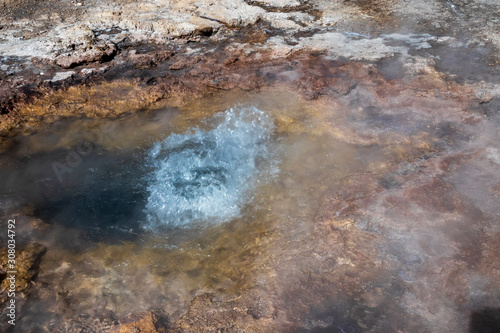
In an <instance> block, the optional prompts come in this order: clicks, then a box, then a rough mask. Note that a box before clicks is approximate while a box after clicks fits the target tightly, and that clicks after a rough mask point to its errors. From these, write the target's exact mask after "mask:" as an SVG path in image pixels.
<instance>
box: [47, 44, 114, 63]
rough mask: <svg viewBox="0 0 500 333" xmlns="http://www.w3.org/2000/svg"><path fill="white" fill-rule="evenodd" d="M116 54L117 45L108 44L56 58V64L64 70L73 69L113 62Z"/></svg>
mask: <svg viewBox="0 0 500 333" xmlns="http://www.w3.org/2000/svg"><path fill="white" fill-rule="evenodd" d="M116 52H117V48H116V45H115V44H113V43H106V44H101V45H96V46H91V47H90V48H88V49H85V50H83V51H76V52H74V53H69V54H62V55H59V56H58V57H57V58H56V60H55V63H56V65H58V66H61V67H63V68H73V67H76V66H78V65H82V64H89V63H92V62H103V61H106V60H111V59H112V58H113V57H114V56H115V54H116Z"/></svg>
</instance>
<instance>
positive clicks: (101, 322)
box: [0, 0, 500, 332]
mask: <svg viewBox="0 0 500 333" xmlns="http://www.w3.org/2000/svg"><path fill="white" fill-rule="evenodd" d="M0 8H2V10H1V11H0V22H1V24H0V110H1V114H2V115H1V122H0V136H1V144H2V145H1V149H2V151H8V150H9V149H10V147H11V145H12V144H13V143H14V142H16V141H17V140H19V137H24V136H28V135H33V134H35V133H36V132H37V131H39V130H41V129H44V128H48V127H49V126H50V125H51V124H53V123H54V122H56V121H57V120H60V119H64V118H68V117H84V116H85V117H88V118H95V119H102V118H109V119H115V118H117V117H119V116H122V115H126V114H131V113H134V112H138V111H144V110H149V109H154V108H155V107H156V103H157V102H158V101H160V100H168V101H169V103H170V104H171V105H174V106H176V107H179V108H182V107H185V106H186V105H190V103H193V101H194V100H197V99H203V98H205V97H206V96H207V95H213V94H219V93H221V92H224V91H241V92H242V93H246V94H251V93H254V92H262V91H266V90H273V89H275V90H276V89H277V90H279V89H283V90H286V91H292V92H294V94H295V95H296V96H297V98H298V99H299V100H300V101H301V103H305V104H307V105H309V108H310V114H312V115H314V117H316V118H317V119H318V121H319V122H318V123H319V124H320V125H319V128H320V131H322V133H326V134H328V135H330V136H331V137H333V138H335V139H336V140H339V141H341V142H344V143H346V144H352V145H356V146H359V147H372V146H377V145H378V146H381V147H384V148H383V149H385V150H387V156H390V158H388V159H387V160H385V161H383V162H378V164H372V165H371V166H370V168H367V170H364V171H363V172H361V171H360V172H355V173H353V174H351V175H349V176H346V177H345V178H343V179H342V186H340V187H338V188H335V189H331V190H328V191H326V192H325V194H324V195H323V196H322V199H321V205H320V207H318V209H317V210H316V211H315V212H314V214H313V216H312V217H311V223H309V224H305V225H303V226H302V227H301V228H298V229H297V230H292V231H291V230H290V228H289V227H290V225H287V224H284V225H280V224H276V225H273V226H272V228H271V230H269V231H268V236H262V240H259V242H262V243H265V246H264V245H262V244H260V243H259V246H256V245H255V247H252V246H250V249H252V251H255V252H257V251H261V247H262V246H264V247H265V249H266V250H265V251H266V252H267V253H269V255H268V256H265V258H264V259H261V261H259V262H258V265H259V266H260V267H265V274H264V273H263V272H262V273H261V275H259V271H256V272H253V273H252V274H254V276H253V279H254V280H255V281H264V282H261V283H260V284H255V285H252V286H251V287H246V288H243V289H242V292H241V293H240V294H239V295H238V296H237V297H235V296H234V295H233V296H228V295H226V294H224V293H218V292H217V291H214V290H206V291H205V292H198V293H197V294H196V295H192V298H191V299H190V300H189V301H188V302H187V305H186V306H185V308H183V310H182V311H180V312H178V313H170V312H169V311H168V306H165V307H164V308H157V307H155V308H150V309H146V310H147V311H144V309H140V310H138V311H131V313H130V314H129V315H127V316H123V317H122V318H117V316H116V315H115V314H114V313H113V311H112V310H110V309H106V306H102V309H101V308H99V311H95V313H90V312H88V313H79V314H75V313H72V312H71V311H68V312H67V316H66V317H65V320H64V321H63V322H52V323H49V324H46V326H44V327H39V328H32V331H33V332H38V331H42V332H45V331H50V332H308V331H313V332H466V331H468V330H470V332H485V327H490V328H497V329H498V327H499V326H498V325H499V319H498V316H499V314H498V311H499V310H498V309H499V308H500V285H499V281H500V261H499V259H498V253H500V242H499V239H500V237H499V236H500V226H499V224H498V223H499V221H500V210H499V208H498V207H500V205H499V203H500V172H499V171H500V150H499V149H500V148H499V147H498V142H500V132H499V131H498V128H499V125H500V115H499V109H500V85H499V79H498V78H499V76H498V74H499V73H498V70H499V61H500V19H499V17H500V6H498V4H497V1H496V0H475V1H474V0H450V1H444V0H432V1H424V0H415V1H404V0H374V1H365V0H352V1H340V0H338V1H322V0H314V1H301V0H269V1H260V0H255V1H243V0H237V1H226V0H200V1H192V0H185V1H182V0H181V1H167V0H156V1H154V0H151V1H147V2H143V1H141V2H139V1H133V0H123V1H85V0H82V1H69V0H63V1H55V0H49V1H30V2H26V1H9V0H0ZM279 122H280V125H279V126H278V128H279V129H280V130H282V131H283V132H293V131H307V130H306V129H303V128H301V127H300V119H293V117H291V116H289V117H288V118H287V115H284V116H283V119H280V120H279ZM404 145H408V146H410V147H412V150H411V153H408V151H407V150H404V149H403V148H401V147H402V146H404ZM9 205H10V204H9V202H7V201H6V200H4V201H3V202H2V212H3V216H7V215H9V214H18V216H19V217H18V218H19V219H24V220H25V221H26V223H25V224H24V225H25V228H27V229H26V230H25V235H28V236H30V235H37V234H44V233H48V232H50V231H48V230H50V228H51V226H49V225H46V224H45V223H43V222H42V221H39V220H37V219H35V218H33V217H30V214H29V212H28V213H27V212H17V211H16V212H13V211H11V210H9V207H10V206H9ZM6 220H7V219H5V218H3V219H2V221H1V223H6ZM1 225H2V226H4V224H1ZM269 235H273V236H269ZM275 235H276V236H275ZM277 235H279V236H277ZM266 237H267V240H266ZM33 238H36V237H35V236H33ZM259 239H260V238H259ZM271 240H272V241H271ZM39 242H40V243H41V244H34V243H32V242H31V241H30V237H26V239H24V240H23V242H22V243H21V245H22V251H24V252H21V254H20V256H21V257H22V259H20V260H21V261H22V262H23V271H22V282H23V283H22V286H20V287H19V288H20V290H19V292H21V293H22V297H23V298H22V299H23V301H22V302H21V303H22V304H24V302H28V301H29V299H30V297H34V298H38V299H43V298H44V297H49V296H48V295H49V294H50V293H55V294H57V295H58V296H57V302H59V303H58V304H59V305H58V306H59V307H60V308H59V311H61V312H64V310H61V309H62V308H64V307H65V305H64V304H66V303H67V304H69V303H71V301H72V300H74V299H72V298H71V297H72V295H71V292H69V291H67V290H63V289H62V288H61V289H58V286H57V285H51V283H50V279H49V278H44V277H43V274H46V275H45V276H51V275H50V274H55V273H54V272H57V274H60V275H57V274H56V275H53V276H65V275H64V274H66V275H67V276H71V274H72V273H71V269H70V268H69V267H63V266H61V267H62V268H61V267H58V268H57V269H54V271H51V272H45V273H43V272H42V277H41V278H39V276H38V275H39V273H38V272H39V270H40V268H39V267H40V262H42V263H43V260H44V258H45V256H47V255H50V242H48V241H47V238H43V237H42V238H41V240H40V241H39ZM44 242H45V243H44ZM4 248H5V247H4ZM47 248H48V250H47ZM46 252H47V254H45V253H46ZM96 257H98V256H96ZM2 258H3V257H2ZM2 260H3V259H2ZM4 266H5V263H3V262H2V267H3V269H4V268H5V267H4ZM4 271H5V269H4ZM269 272H271V273H269ZM63 273H64V274H63ZM264 276H265V277H264ZM0 277H1V278H2V279H3V283H4V284H5V281H6V280H5V274H3V275H0ZM4 284H3V285H2V286H3V288H4V289H5V286H4ZM21 289H22V290H21ZM64 293H67V294H64ZM30 295H32V296H30ZM1 297H2V300H5V299H6V296H5V290H4V292H3V294H2V295H1ZM75 297H76V296H75ZM68 307H69V305H68ZM96 308H97V307H96ZM4 311H5V309H4ZM20 311H21V312H22V309H21V310H20ZM132 312H136V313H132ZM1 325H5V323H4V322H2V323H1ZM488 325H489V326H488ZM495 325H496V326H495ZM2 327H3V328H4V329H7V326H2Z"/></svg>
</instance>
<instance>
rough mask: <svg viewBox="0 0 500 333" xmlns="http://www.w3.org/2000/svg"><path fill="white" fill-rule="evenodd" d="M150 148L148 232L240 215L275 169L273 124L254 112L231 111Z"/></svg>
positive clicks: (258, 112)
mask: <svg viewBox="0 0 500 333" xmlns="http://www.w3.org/2000/svg"><path fill="white" fill-rule="evenodd" d="M207 124H208V126H209V127H211V128H212V129H210V130H201V129H199V128H196V129H194V130H192V131H189V132H187V133H185V134H172V135H170V136H169V137H167V138H166V139H165V140H163V141H162V142H158V143H156V144H155V145H154V147H153V148H152V150H151V152H150V154H149V159H150V161H151V162H152V163H153V168H154V171H153V175H152V177H151V179H150V183H149V186H148V192H149V198H148V202H147V204H146V208H145V210H146V214H147V223H146V224H147V225H146V228H148V229H154V228H157V227H159V226H177V227H178V226H181V227H184V226H189V225H191V224H193V223H199V222H201V223H220V222H224V221H228V220H229V219H231V218H233V217H236V216H238V215H239V214H240V210H241V208H242V206H243V204H244V203H245V202H246V201H248V199H249V198H250V196H251V190H252V189H253V188H254V187H255V186H256V184H257V183H258V181H259V180H258V179H259V178H260V179H262V176H263V173H267V174H270V173H269V172H270V170H272V169H273V168H272V167H271V165H272V159H271V158H270V150H269V141H270V135H271V132H272V129H273V127H274V125H273V123H272V121H271V120H270V119H269V118H268V117H267V116H266V115H265V113H264V112H263V111H261V110H259V109H257V108H255V107H244V108H236V109H229V110H227V111H225V112H223V113H220V114H217V115H215V116H214V117H212V118H211V119H209V120H208V122H207Z"/></svg>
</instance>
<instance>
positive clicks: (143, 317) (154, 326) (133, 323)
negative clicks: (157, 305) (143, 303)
mask: <svg viewBox="0 0 500 333" xmlns="http://www.w3.org/2000/svg"><path fill="white" fill-rule="evenodd" d="M167 328H168V321H167V320H166V318H164V317H163V316H161V315H158V314H156V313H154V312H151V311H150V312H141V313H136V314H132V315H129V316H127V317H124V318H122V319H120V320H119V321H118V325H115V326H113V327H112V328H111V332H113V333H165V332H167Z"/></svg>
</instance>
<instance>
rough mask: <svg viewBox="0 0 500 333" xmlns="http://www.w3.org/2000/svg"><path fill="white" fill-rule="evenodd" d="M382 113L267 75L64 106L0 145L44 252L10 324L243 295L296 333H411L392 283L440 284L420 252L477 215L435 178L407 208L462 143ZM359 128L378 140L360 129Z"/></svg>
mask: <svg viewBox="0 0 500 333" xmlns="http://www.w3.org/2000/svg"><path fill="white" fill-rule="evenodd" d="M346 108H356V110H358V111H356V112H350V113H349V114H346V113H345V110H346ZM384 112H385V110H382V109H380V108H378V107H368V108H357V106H356V105H354V106H353V105H352V103H351V104H345V105H344V106H343V107H341V106H340V105H332V104H330V101H326V102H325V101H322V100H320V101H306V100H303V99H301V98H299V97H297V96H296V95H295V94H294V93H293V92H291V91H289V90H287V89H284V88H282V87H281V88H280V87H278V88H273V89H270V90H269V91H262V92H259V93H248V92H242V91H230V92H217V93H213V94H211V95H208V96H206V97H205V98H203V99H200V100H196V101H194V102H192V103H190V104H187V105H184V106H182V107H177V106H175V107H174V106H172V105H169V104H168V102H167V101H160V102H158V103H157V105H155V107H154V108H152V109H151V110H146V111H143V112H140V113H135V114H131V115H124V116H121V117H118V118H116V119H107V120H93V119H86V118H74V119H66V120H62V121H59V122H56V123H54V124H52V125H50V127H49V128H47V129H45V130H40V131H38V132H37V133H35V134H33V135H31V136H26V137H21V138H19V139H18V141H17V142H16V144H15V146H14V147H13V148H12V149H11V150H9V151H8V152H6V153H5V154H4V155H3V157H2V165H1V168H0V173H1V174H2V191H3V192H2V195H3V196H4V197H8V198H10V199H11V201H12V205H13V206H15V207H17V208H18V209H23V210H24V211H26V214H28V215H31V216H34V217H35V218H37V219H39V220H41V221H43V223H42V222H40V223H42V224H41V227H39V228H38V231H37V232H36V233H32V234H30V235H29V236H30V237H33V239H34V240H36V241H37V242H40V243H42V244H44V245H45V246H47V248H48V251H47V253H46V254H45V256H44V259H43V261H42V263H41V266H40V272H39V276H38V278H37V285H36V286H35V288H34V290H33V292H32V294H31V296H30V297H29V298H28V300H27V301H26V305H25V307H24V308H23V314H22V317H21V318H20V320H19V327H21V328H22V329H25V330H29V329H35V328H38V329H43V330H47V331H50V330H51V329H52V327H53V326H51V325H55V324H56V323H58V322H60V321H61V320H62V319H64V320H69V319H71V318H73V319H74V318H80V317H79V316H82V314H86V315H89V316H101V317H102V316H105V315H106V314H109V313H113V316H111V317H112V318H120V317H123V316H126V315H128V314H130V313H135V312H140V311H148V310H150V309H160V308H161V309H162V311H164V312H165V313H167V314H168V318H169V320H171V321H175V320H178V319H179V318H181V317H182V315H183V314H184V313H185V312H186V311H187V310H188V308H189V306H190V302H191V301H192V300H193V298H194V297H197V296H199V295H204V294H206V293H212V294H215V295H218V296H217V297H220V298H221V299H226V300H230V301H235V300H238V299H240V298H242V297H243V299H244V297H246V296H245V295H247V294H250V295H254V296H252V297H255V299H258V300H259V303H258V304H260V305H259V307H258V311H257V310H252V309H253V308H252V307H250V308H248V309H243V310H242V311H243V312H245V313H247V312H248V313H252V316H253V317H255V318H257V319H258V320H261V319H262V318H263V319H262V320H267V319H270V318H276V317H278V318H279V316H281V315H282V314H280V313H288V316H294V317H296V318H298V320H301V321H302V322H305V323H307V325H306V326H302V328H299V329H296V330H295V331H297V332H298V331H301V330H303V331H311V330H312V331H317V332H330V331H331V330H334V331H339V332H340V331H343V332H362V331H366V330H367V326H366V325H372V326H371V329H374V330H377V329H382V328H383V327H384V326H383V325H384V324H381V323H380V322H379V321H378V320H379V319H377V318H388V319H387V321H388V322H390V323H391V324H390V325H393V326H394V325H398V326H399V327H403V328H407V329H409V330H423V331H425V327H427V325H429V324H426V323H425V322H422V319H421V317H419V316H417V315H416V314H415V312H412V311H408V307H410V306H415V304H420V303H418V302H421V299H420V298H419V297H424V298H425V297H428V296H422V295H418V293H419V292H423V291H422V290H421V289H418V290H419V291H417V292H415V293H417V296H414V294H413V292H409V290H410V287H409V285H413V286H427V287H425V288H428V289H429V290H432V288H433V286H434V285H435V284H437V285H439V284H440V283H442V282H441V281H440V280H439V279H438V278H436V280H433V279H434V276H435V275H434V273H432V272H434V271H433V269H435V270H437V269H438V268H439V267H440V269H445V270H446V269H452V270H453V269H454V268H449V267H447V266H446V264H442V263H439V264H436V267H438V268H433V267H434V266H433V265H434V264H433V263H436V262H440V261H444V260H448V258H454V257H455V256H457V255H458V254H457V253H459V252H460V251H458V250H457V246H458V245H457V242H459V241H460V240H462V242H465V243H466V242H467V241H464V240H463V239H466V238H471V237H472V238H474V237H476V239H477V238H478V237H480V235H478V234H477V233H476V231H475V228H476V226H471V225H470V224H469V225H468V223H470V222H467V221H465V222H464V221H463V218H461V217H460V214H463V215H464V216H468V217H467V218H469V217H471V218H475V219H477V220H478V221H479V220H484V219H485V218H484V216H483V215H481V213H479V212H478V211H476V210H474V209H472V208H470V209H469V208H467V209H468V210H467V211H465V212H463V211H459V213H456V212H455V210H459V209H460V208H457V207H459V206H460V205H462V204H457V200H458V201H460V200H462V199H459V198H458V199H457V197H455V198H448V195H447V194H446V191H445V190H443V191H444V192H439V193H438V194H436V192H434V190H433V189H432V188H429V190H428V191H427V192H426V191H423V194H421V193H420V192H418V193H416V194H415V195H414V198H415V199H411V200H409V201H410V202H414V205H415V206H414V207H413V206H411V207H409V206H405V205H406V204H405V203H404V202H407V201H408V200H406V201H405V200H400V198H401V197H404V196H405V195H407V194H406V192H404V191H406V188H407V184H408V182H417V183H418V181H419V180H418V179H421V178H420V177H421V176H420V175H419V172H420V171H419V170H422V169H424V168H434V167H435V166H433V164H432V163H431V162H429V160H432V159H433V158H437V156H438V155H439V150H440V149H443V147H447V148H449V147H453V146H454V145H459V146H460V145H461V144H462V142H467V143H469V142H471V138H470V137H469V136H468V135H466V134H467V128H466V127H464V128H462V129H460V131H459V133H460V135H458V134H457V131H455V130H454V129H453V128H450V125H449V123H447V122H442V123H439V124H438V125H435V119H436V118H434V119H425V118H418V117H417V118H416V120H415V121H413V122H411V123H410V122H408V121H407V119H409V118H408V117H409V115H408V111H407V110H403V111H397V112H399V113H396V114H394V113H392V114H387V113H384ZM365 129H368V130H366V131H367V132H364V133H365V134H366V133H367V134H366V135H358V136H356V135H353V136H352V137H354V138H356V140H358V141H352V140H351V141H350V140H346V138H347V137H348V136H349V135H350V134H349V133H351V134H352V133H356V131H361V130H365ZM374 132H375V133H376V135H377V136H378V137H382V138H384V139H383V140H379V139H377V140H373V139H369V134H370V133H371V134H373V133H374ZM450 149H451V148H450ZM442 163H444V162H442ZM461 168H465V171H464V170H462V171H461V172H466V169H467V166H462V167H461ZM414 175H415V178H412V179H410V180H406V179H407V177H413V176H414ZM405 177H406V178H405ZM440 181H441V180H439V181H438V183H437V184H435V183H432V184H434V185H433V186H435V187H436V188H438V191H441V188H442V187H443V186H444V185H442V184H441V183H439V182H440ZM448 181H449V182H451V183H453V182H455V184H457V186H462V185H460V184H459V183H460V182H459V181H458V180H457V179H453V177H450V178H449V179H448ZM405 182H407V183H406V185H405ZM415 186H417V185H415ZM418 186H420V185H418ZM418 186H417V188H418ZM422 186H424V187H425V186H427V185H425V182H424V185H422ZM462 187H463V186H462ZM33 189H34V190H33ZM410 191H411V189H410ZM427 196H430V199H428V198H426V197H427ZM429 200H430V201H429ZM434 204H436V205H437V206H433V205H434ZM464 205H465V204H464ZM428 214H429V215H428ZM457 214H458V215H457ZM385 219H388V220H385ZM443 221H444V222H443ZM481 223H482V222H481ZM446 224H448V225H449V227H446V226H445V225H446ZM482 225H483V226H486V225H487V224H482ZM446 228H452V229H453V230H454V232H453V233H452V234H449V233H446ZM26 236H28V235H26ZM464 260H466V261H467V262H469V261H468V260H470V258H466V259H464ZM443 267H444V268H443ZM457 279H458V277H457ZM477 279H479V280H481V279H483V280H482V281H486V280H485V279H486V278H484V277H481V275H479V277H477ZM54 281H57V283H54ZM448 283H449V284H450V285H448V286H447V288H450V286H451V287H452V288H453V287H455V286H459V285H460V283H459V282H457V281H454V280H451V282H448ZM37 286H38V287H37ZM419 288H420V287H419ZM472 288H477V289H476V290H477V292H482V293H487V290H488V286H487V283H486V282H483V285H476V286H475V287H472ZM412 295H413V296H412ZM415 297H417V298H418V299H416V298H415ZM429 297H430V296H429ZM453 297H455V296H451V299H452V301H451V302H456V304H458V305H456V306H455V305H449V308H450V309H451V310H448V309H445V310H443V313H442V314H441V315H442V316H443V317H444V318H454V317H453V316H456V317H455V318H459V320H462V322H466V321H467V316H466V315H461V313H462V312H460V311H461V310H460V306H463V305H460V304H461V303H460V300H459V299H454V298H453ZM457 297H459V296H457ZM491 302H492V303H494V301H491ZM262 304H263V305H262ZM462 304H463V303H462ZM434 306H435V307H436V308H439V307H440V306H442V305H441V304H440V303H439V301H437V303H436V304H435V305H434ZM464 313H465V312H464ZM73 319H71V320H73ZM431 322H432V320H431ZM459 322H460V321H459ZM364 325H365V326H364ZM291 331H294V330H291Z"/></svg>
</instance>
